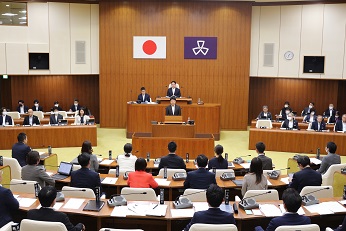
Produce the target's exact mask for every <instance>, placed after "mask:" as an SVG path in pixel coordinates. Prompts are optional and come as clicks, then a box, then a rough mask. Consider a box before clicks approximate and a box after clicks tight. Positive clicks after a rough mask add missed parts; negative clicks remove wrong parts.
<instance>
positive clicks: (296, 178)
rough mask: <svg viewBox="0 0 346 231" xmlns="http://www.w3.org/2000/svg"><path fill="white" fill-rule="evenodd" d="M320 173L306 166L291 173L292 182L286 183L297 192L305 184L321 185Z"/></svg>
mask: <svg viewBox="0 0 346 231" xmlns="http://www.w3.org/2000/svg"><path fill="white" fill-rule="evenodd" d="M321 184H322V175H321V173H319V172H316V171H315V170H313V169H312V168H310V167H306V168H304V169H302V170H300V171H299V172H296V173H294V174H293V178H292V182H291V183H290V184H289V185H288V187H290V188H294V189H296V190H297V191H298V192H299V193H300V191H302V189H303V188H304V187H305V186H321Z"/></svg>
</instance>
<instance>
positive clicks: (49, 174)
mask: <svg viewBox="0 0 346 231" xmlns="http://www.w3.org/2000/svg"><path fill="white" fill-rule="evenodd" d="M46 173H47V175H48V176H52V175H53V174H54V172H46Z"/></svg>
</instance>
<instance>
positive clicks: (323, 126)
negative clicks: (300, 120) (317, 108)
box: [311, 121, 326, 131]
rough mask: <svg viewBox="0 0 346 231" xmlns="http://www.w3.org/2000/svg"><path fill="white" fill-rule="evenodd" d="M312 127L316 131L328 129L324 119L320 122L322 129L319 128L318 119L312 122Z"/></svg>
mask: <svg viewBox="0 0 346 231" xmlns="http://www.w3.org/2000/svg"><path fill="white" fill-rule="evenodd" d="M311 129H312V130H315V131H322V130H326V123H325V122H323V121H322V122H321V124H320V129H318V122H317V121H315V122H312V124H311Z"/></svg>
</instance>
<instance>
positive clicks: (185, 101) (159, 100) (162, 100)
mask: <svg viewBox="0 0 346 231" xmlns="http://www.w3.org/2000/svg"><path fill="white" fill-rule="evenodd" d="M176 101H177V104H181V103H183V104H192V98H186V97H180V98H178V97H177V98H176ZM156 102H157V103H159V104H169V102H170V98H169V97H158V98H156Z"/></svg>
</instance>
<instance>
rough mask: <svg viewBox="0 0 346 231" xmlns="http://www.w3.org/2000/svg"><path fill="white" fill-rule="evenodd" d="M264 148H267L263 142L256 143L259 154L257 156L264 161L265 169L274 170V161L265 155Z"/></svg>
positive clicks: (263, 166)
mask: <svg viewBox="0 0 346 231" xmlns="http://www.w3.org/2000/svg"><path fill="white" fill-rule="evenodd" d="M264 150H266V145H265V144H264V143H263V142H258V143H257V144H256V152H257V154H258V156H257V157H258V158H259V159H260V160H261V161H262V168H263V170H273V161H272V159H271V158H269V157H267V156H266V155H265V153H264Z"/></svg>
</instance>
